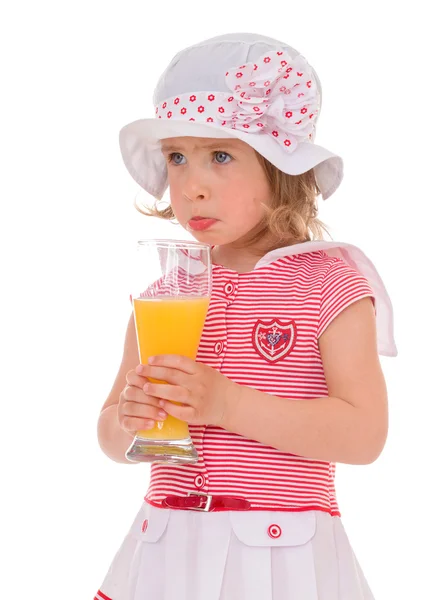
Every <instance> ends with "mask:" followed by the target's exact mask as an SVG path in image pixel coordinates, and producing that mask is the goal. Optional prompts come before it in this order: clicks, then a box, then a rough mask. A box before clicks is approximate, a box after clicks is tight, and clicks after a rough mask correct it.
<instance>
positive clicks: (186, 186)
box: [161, 137, 271, 247]
mask: <svg viewBox="0 0 437 600" xmlns="http://www.w3.org/2000/svg"><path fill="white" fill-rule="evenodd" d="M161 144H162V152H163V154H164V157H165V159H166V162H167V169H168V180H169V186H170V199H171V205H172V208H173V212H174V214H175V216H176V218H177V220H178V221H179V223H180V224H181V225H182V227H184V229H187V230H188V231H189V232H190V233H191V234H192V235H193V236H194V237H195V238H196V239H197V240H198V241H200V242H205V243H208V244H214V245H218V246H225V245H228V244H229V245H232V244H233V243H234V242H238V244H239V245H240V244H242V243H243V244H244V237H245V235H246V234H247V233H248V232H249V231H251V230H252V229H253V228H254V227H255V226H256V225H257V224H258V223H259V221H260V220H261V219H262V217H263V215H264V208H263V207H262V206H261V202H264V203H266V204H269V203H270V195H271V194H270V189H269V186H268V182H267V179H266V176H265V174H264V171H263V168H262V166H261V164H260V163H259V162H258V159H257V157H256V154H255V150H254V149H253V148H252V147H251V146H249V145H248V144H245V143H244V142H242V141H241V140H239V139H235V138H231V139H228V138H226V139H217V138H214V139H212V138H199V137H174V138H167V139H164V140H162V141H161ZM196 216H202V217H209V218H212V219H217V220H216V221H215V223H214V224H213V225H212V226H211V227H209V228H208V229H205V230H204V231H199V230H193V229H191V227H190V225H189V221H190V219H192V218H193V217H196ZM231 247H232V246H231Z"/></svg>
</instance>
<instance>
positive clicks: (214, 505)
mask: <svg viewBox="0 0 437 600" xmlns="http://www.w3.org/2000/svg"><path fill="white" fill-rule="evenodd" d="M162 506H163V507H164V508H179V509H181V510H201V511H204V512H211V511H220V510H249V508H250V502H249V501H248V500H245V499H244V498H232V497H229V496H211V495H210V494H202V493H201V492H190V493H189V494H188V496H167V498H164V500H163V501H162Z"/></svg>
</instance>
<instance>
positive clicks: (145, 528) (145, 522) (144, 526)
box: [141, 519, 149, 533]
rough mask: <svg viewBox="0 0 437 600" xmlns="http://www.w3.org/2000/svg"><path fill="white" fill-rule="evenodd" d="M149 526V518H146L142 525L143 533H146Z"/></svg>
mask: <svg viewBox="0 0 437 600" xmlns="http://www.w3.org/2000/svg"><path fill="white" fill-rule="evenodd" d="M148 526H149V520H148V519H146V520H145V521H144V523H143V526H142V527H141V531H142V532H143V533H146V530H147V528H148Z"/></svg>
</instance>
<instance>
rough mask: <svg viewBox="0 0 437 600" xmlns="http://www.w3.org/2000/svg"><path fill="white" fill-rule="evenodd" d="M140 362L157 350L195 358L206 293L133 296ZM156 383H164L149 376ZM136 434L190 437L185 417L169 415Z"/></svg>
mask: <svg viewBox="0 0 437 600" xmlns="http://www.w3.org/2000/svg"><path fill="white" fill-rule="evenodd" d="M133 306H134V317H135V325H136V331H137V341H138V350H139V355H140V361H141V364H147V360H148V358H149V357H150V356H155V355H157V354H182V355H183V356H188V357H189V358H192V359H193V360H195V359H196V355H197V349H198V346H199V342H200V338H201V335H202V330H203V326H204V323H205V318H206V313H207V311H208V306H209V297H195V296H176V297H161V298H136V299H134V301H133ZM150 381H152V382H155V383H166V382H165V381H160V380H158V379H152V378H150ZM137 435H138V436H140V437H143V438H146V439H154V440H180V439H185V438H188V437H189V430H188V425H187V423H185V421H180V420H179V419H175V418H174V417H172V416H171V415H168V416H167V418H166V419H165V421H157V422H156V424H155V427H153V429H142V430H140V431H138V432H137Z"/></svg>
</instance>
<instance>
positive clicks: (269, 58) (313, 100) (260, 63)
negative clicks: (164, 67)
mask: <svg viewBox="0 0 437 600" xmlns="http://www.w3.org/2000/svg"><path fill="white" fill-rule="evenodd" d="M225 78H226V83H227V85H228V87H229V89H230V91H231V93H229V92H205V91H200V92H190V93H184V94H179V95H178V96H176V97H174V98H167V99H166V100H164V101H162V102H161V103H160V104H159V105H157V106H156V117H157V118H158V119H162V118H164V119H174V120H184V121H195V122H197V123H198V122H202V123H211V124H214V125H216V126H219V127H220V126H221V127H226V128H229V129H238V130H241V131H244V132H246V133H249V134H259V133H263V134H267V135H269V136H272V137H273V138H274V139H275V140H276V141H277V142H278V144H280V145H281V147H282V149H283V150H284V151H285V152H287V153H291V152H293V151H294V150H295V149H296V147H297V145H298V143H299V142H301V141H312V137H313V131H314V129H315V121H316V118H317V114H318V112H319V109H320V94H319V91H318V90H317V86H316V82H315V80H314V78H313V77H312V74H311V67H310V66H309V65H308V63H307V61H306V60H305V58H304V57H303V56H302V55H298V56H296V58H294V59H293V58H291V57H290V55H289V54H287V53H286V52H282V51H280V50H277V51H276V50H274V51H271V52H267V53H266V54H264V55H263V56H261V57H260V58H259V59H258V60H257V62H256V63H246V64H245V65H241V66H240V67H236V68H232V69H230V70H229V71H228V72H227V73H226V74H225Z"/></svg>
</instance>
